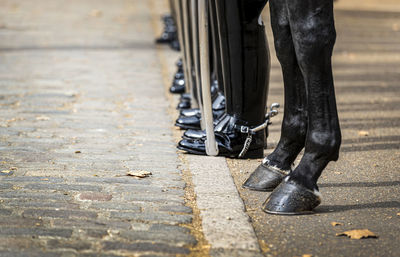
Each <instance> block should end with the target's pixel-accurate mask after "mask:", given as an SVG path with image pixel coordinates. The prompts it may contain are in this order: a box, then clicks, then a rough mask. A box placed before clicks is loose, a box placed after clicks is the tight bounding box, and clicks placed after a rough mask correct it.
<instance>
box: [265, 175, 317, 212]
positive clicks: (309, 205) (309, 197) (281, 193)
mask: <svg viewBox="0 0 400 257" xmlns="http://www.w3.org/2000/svg"><path fill="white" fill-rule="evenodd" d="M288 178H289V177H286V179H285V180H284V181H283V182H282V183H281V184H280V185H279V186H278V187H277V188H276V189H275V190H274V191H273V192H272V193H271V195H270V196H269V197H268V199H267V200H266V201H265V202H264V204H263V206H262V210H263V211H264V212H266V213H270V214H279V215H300V214H312V213H313V209H314V208H315V207H317V206H318V205H319V204H320V203H321V197H320V193H319V192H318V191H317V190H315V191H311V190H310V189H308V188H306V187H304V186H302V185H300V184H297V183H296V182H294V181H290V180H289V179H288Z"/></svg>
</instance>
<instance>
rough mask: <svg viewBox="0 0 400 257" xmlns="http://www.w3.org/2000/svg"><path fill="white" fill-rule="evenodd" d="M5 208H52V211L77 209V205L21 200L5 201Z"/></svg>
mask: <svg viewBox="0 0 400 257" xmlns="http://www.w3.org/2000/svg"><path fill="white" fill-rule="evenodd" d="M6 204H7V206H10V207H16V208H18V207H19V208H29V209H32V208H35V209H38V208H52V209H55V208H57V209H79V205H78V204H76V203H68V202H60V201H57V202H47V201H46V202H41V201H40V202H39V201H24V200H23V199H22V200H21V199H17V200H14V201H9V200H8V201H7V203H6Z"/></svg>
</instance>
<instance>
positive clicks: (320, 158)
mask: <svg viewBox="0 0 400 257" xmlns="http://www.w3.org/2000/svg"><path fill="white" fill-rule="evenodd" d="M288 10H289V12H290V17H291V20H290V22H291V28H292V35H293V38H295V39H296V40H295V41H294V45H295V49H296V56H297V61H298V63H299V66H300V69H301V71H302V74H303V77H304V80H305V84H306V91H307V111H308V130H307V137H306V141H305V151H304V155H303V157H302V159H301V161H300V163H299V165H298V166H297V167H296V169H295V170H294V171H293V172H291V173H290V175H289V176H288V177H287V178H286V179H285V180H284V182H283V183H281V184H280V185H279V187H277V188H276V189H275V190H274V191H273V192H272V194H271V195H270V196H269V198H268V199H267V201H266V202H265V203H264V205H263V210H264V211H266V212H270V213H277V214H299V213H307V212H310V211H312V210H313V209H314V208H315V207H316V206H318V205H319V203H320V202H321V200H320V195H319V193H318V187H317V180H318V178H319V177H320V175H321V173H322V171H323V170H324V168H325V167H326V166H327V165H328V163H329V162H330V161H336V160H337V159H338V156H339V148H340V143H341V133H340V126H339V119H338V115H337V109H336V100H335V91H334V85H333V76H332V65H331V55H332V50H333V46H334V43H335V38H336V33H335V28H334V20H333V6H332V0H323V1H320V0H309V1H304V0H292V1H290V3H289V4H288Z"/></svg>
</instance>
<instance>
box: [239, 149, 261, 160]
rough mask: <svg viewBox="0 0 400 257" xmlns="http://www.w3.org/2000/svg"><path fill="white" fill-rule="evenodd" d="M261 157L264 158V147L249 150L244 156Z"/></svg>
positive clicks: (247, 157)
mask: <svg viewBox="0 0 400 257" xmlns="http://www.w3.org/2000/svg"><path fill="white" fill-rule="evenodd" d="M260 158H264V149H263V148H258V149H253V150H248V151H247V153H246V154H245V155H244V156H243V159H260Z"/></svg>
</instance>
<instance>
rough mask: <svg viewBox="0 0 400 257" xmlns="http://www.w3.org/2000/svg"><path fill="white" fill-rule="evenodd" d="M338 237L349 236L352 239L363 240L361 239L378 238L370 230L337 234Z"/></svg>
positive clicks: (356, 230)
mask: <svg viewBox="0 0 400 257" xmlns="http://www.w3.org/2000/svg"><path fill="white" fill-rule="evenodd" d="M336 236H347V237H350V238H351V239H361V238H378V236H377V235H375V234H374V233H373V232H371V231H370V230H368V229H355V230H349V231H345V232H342V233H337V234H336Z"/></svg>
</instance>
